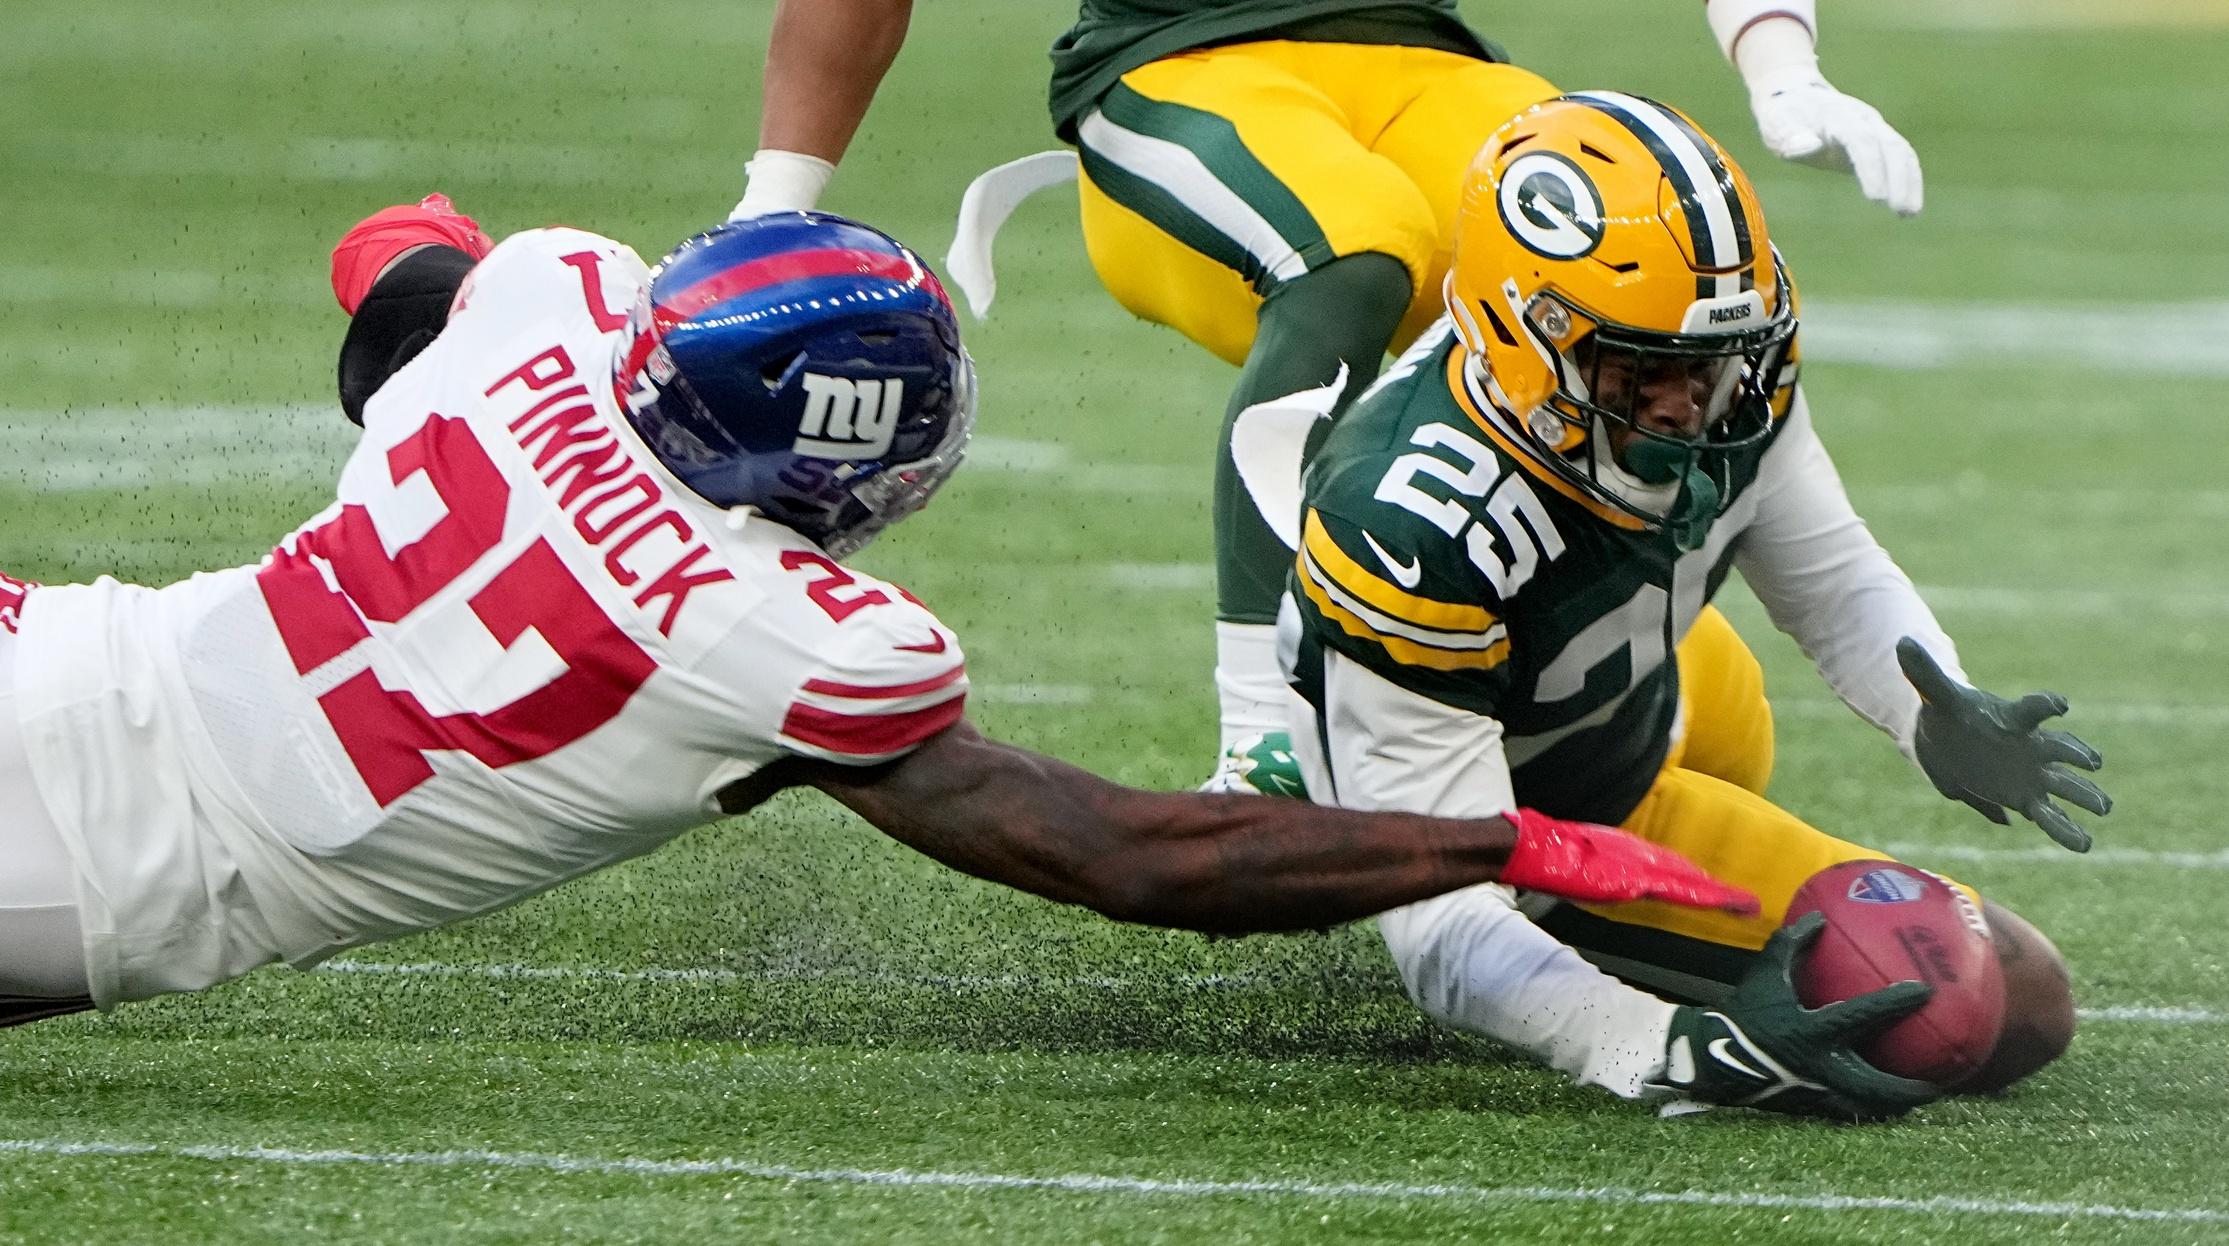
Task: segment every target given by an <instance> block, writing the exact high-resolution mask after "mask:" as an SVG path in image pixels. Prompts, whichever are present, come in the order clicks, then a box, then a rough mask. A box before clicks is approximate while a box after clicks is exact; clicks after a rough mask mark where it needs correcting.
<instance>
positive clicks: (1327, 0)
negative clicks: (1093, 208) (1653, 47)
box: [1052, 0, 1504, 142]
mask: <svg viewBox="0 0 2229 1246" xmlns="http://www.w3.org/2000/svg"><path fill="white" fill-rule="evenodd" d="M1258 39H1298V40H1305V41H1308V42H1312V43H1392V44H1401V45H1404V46H1411V47H1424V48H1438V49H1440V50H1441V51H1445V52H1457V53H1461V54H1463V55H1466V56H1476V57H1478V58H1480V59H1482V60H1490V61H1499V60H1502V59H1504V57H1503V54H1502V52H1501V50H1500V49H1499V48H1497V47H1495V46H1494V45H1493V44H1491V43H1489V42H1487V41H1486V40H1485V39H1482V38H1480V37H1479V36H1478V34H1477V33H1476V32H1474V31H1472V30H1471V28H1470V27H1469V26H1466V25H1464V24H1463V18H1462V15H1461V14H1460V13H1459V12H1457V10H1456V7H1455V0H1083V4H1082V6H1081V8H1080V10H1079V11H1078V12H1077V14H1076V24H1075V25H1074V26H1072V27H1070V28H1069V30H1068V33H1066V34H1064V35H1062V36H1061V37H1060V39H1059V40H1058V41H1057V42H1055V43H1054V44H1053V53H1052V55H1053V85H1052V110H1053V125H1054V127H1055V128H1056V129H1058V130H1059V132H1060V136H1061V137H1062V138H1063V139H1066V140H1069V141H1071V142H1073V141H1074V140H1075V128H1076V123H1077V121H1078V120H1079V119H1080V118H1081V117H1082V116H1083V114H1084V113H1086V112H1088V111H1090V110H1091V106H1092V105H1093V104H1095V103H1097V102H1098V101H1099V97H1100V96H1102V95H1105V94H1106V93H1107V91H1108V89H1109V88H1111V87H1113V86H1114V84H1115V80H1116V79H1118V78H1120V77H1122V75H1124V74H1126V73H1129V72H1130V71H1131V70H1133V69H1136V68H1137V67H1138V66H1140V65H1143V64H1146V63H1147V62H1149V61H1157V60H1160V59H1161V58H1162V57H1164V56H1174V55H1176V54H1177V53H1179V52H1186V51H1190V50H1191V49H1193V48H1205V47H1213V46H1215V45H1218V44H1225V43H1238V42H1242V41H1248V40H1258Z"/></svg>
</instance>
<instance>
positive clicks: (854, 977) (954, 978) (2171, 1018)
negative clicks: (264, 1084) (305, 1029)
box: [316, 854, 2229, 1025]
mask: <svg viewBox="0 0 2229 1246" xmlns="http://www.w3.org/2000/svg"><path fill="white" fill-rule="evenodd" d="M2062 855H2064V854H2062ZM316 972H318V973H337V974H349V975H360V976H364V977H373V978H385V977H396V978H466V979H478V980H483V981H492V982H580V983H591V982H628V983H655V982H692V983H707V984H711V985H738V986H739V985H748V984H758V983H781V982H838V983H859V984H862V985H878V986H901V987H906V986H910V987H937V988H941V989H946V990H1001V991H1005V990H1087V991H1109V992H1125V991H1249V990H1304V989H1307V988H1308V987H1309V985H1310V983H1309V981H1307V980H1304V979H1301V978H1297V977H1295V978H1269V977H1262V976H1259V975H1254V974H1220V973H1219V974H1170V975H1168V976H1167V977H1155V978H1124V977H1114V976H1102V975H1070V976H1038V975H1034V974H907V973H873V972H862V971H858V970H850V969H774V968H766V969H602V968H597V967H594V966H582V965H519V964H479V965H461V964H449V963H445V962H441V961H413V962H385V961H366V960H334V961H327V962H326V963H324V964H322V965H320V966H318V967H317V969H316ZM2081 1017H2082V1019H2083V1020H2085V1021H2102V1022H2119V1023H2125V1024H2137V1025H2147V1024H2148V1025H2216V1024H2222V1023H2229V1012H2221V1011H2218V1010H2215V1009H2210V1008H2198V1007H2188V1006H2182V1005H2173V1004H2131V1005H2121V1006H2116V1007H2106V1008H2085V1009H2082V1010H2081Z"/></svg>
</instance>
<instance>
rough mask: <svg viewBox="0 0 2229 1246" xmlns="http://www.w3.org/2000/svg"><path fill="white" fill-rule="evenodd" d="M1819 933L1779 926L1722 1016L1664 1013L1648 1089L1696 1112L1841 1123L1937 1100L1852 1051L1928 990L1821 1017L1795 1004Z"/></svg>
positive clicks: (1908, 987)
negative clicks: (1688, 1103) (1657, 1064)
mask: <svg viewBox="0 0 2229 1246" xmlns="http://www.w3.org/2000/svg"><path fill="white" fill-rule="evenodd" d="M1824 929H1826V918H1825V917H1823V916H1821V915H1820V914H1818V913H1809V914H1806V915H1805V916H1804V917H1803V918H1801V919H1800V920H1798V921H1795V922H1792V923H1790V924H1789V925H1787V926H1784V927H1782V928H1781V929H1780V930H1778V931H1776V932H1774V934H1773V936H1772V939H1771V940H1770V941H1769V942H1767V943H1766V944H1765V950H1764V951H1763V952H1762V953H1760V954H1759V955H1758V958H1757V963H1756V964H1755V965H1753V966H1751V967H1750V970H1749V972H1748V974H1747V975H1746V976H1744V977H1743V978H1742V980H1741V983H1740V985H1738V986H1736V987H1735V988H1734V995H1733V998H1732V999H1730V1000H1728V1001H1727V1002H1726V1004H1725V1006H1724V1007H1722V1008H1716V1009H1708V1008H1695V1007H1681V1008H1680V1009H1678V1010H1677V1011H1676V1012H1674V1013H1673V1014H1672V1030H1671V1034H1670V1036H1669V1037H1668V1038H1667V1039H1666V1042H1665V1048H1664V1074H1663V1076H1662V1077H1661V1078H1660V1079H1658V1080H1657V1082H1656V1083H1655V1084H1656V1085H1658V1086H1660V1087H1664V1088H1667V1089H1671V1090H1675V1091H1677V1092H1679V1093H1680V1094H1682V1095H1685V1096H1687V1097H1688V1098H1690V1099H1695V1100H1698V1101H1700V1102H1703V1103H1716V1104H1723V1105H1726V1106H1729V1107H1746V1108H1760V1109H1763V1110H1765V1111H1768V1112H1786V1113H1790V1114H1792V1115H1797V1116H1826V1117H1833V1118H1835V1119H1837V1120H1850V1121H1860V1120H1881V1119H1885V1118H1887V1117H1892V1116H1901V1115H1903V1114H1904V1113H1906V1112H1909V1111H1911V1110H1912V1109H1913V1108H1916V1107H1918V1106H1920V1105H1921V1104H1923V1103H1931V1102H1933V1101H1934V1100H1936V1099H1939V1098H1941V1097H1942V1094H1943V1092H1942V1091H1941V1090H1940V1089H1939V1088H1937V1087H1936V1086H1934V1085H1933V1084H1931V1083H1928V1082H1922V1081H1914V1080H1913V1079H1911V1078H1908V1077H1897V1076H1895V1075H1894V1074H1890V1073H1884V1072H1882V1071H1881V1070H1879V1069H1877V1068H1874V1067H1873V1066H1872V1065H1870V1064H1868V1063H1866V1062H1865V1059H1864V1058H1863V1057H1861V1056H1859V1055H1858V1054H1857V1051H1856V1049H1855V1044H1857V1043H1860V1042H1862V1041H1864V1040H1865V1039H1866V1038H1867V1037H1868V1036H1869V1035H1871V1034H1873V1033H1874V1032H1875V1031H1877V1030H1879V1029H1880V1028H1881V1027H1883V1026H1885V1025H1887V1024H1888V1023H1890V1022H1892V1021H1894V1020H1896V1019H1897V1018H1899V1017H1902V1016H1904V1015H1906V1014H1908V1013H1910V1012H1912V1011H1913V1010H1914V1009H1917V1008H1918V1007H1920V1005H1922V1004H1925V1003H1926V1002H1927V1001H1928V999H1929V998H1930V997H1931V996H1933V995H1934V993H1935V988H1933V987H1931V986H1929V985H1927V984H1926V983H1924V982H1898V983H1894V984H1892V985H1889V986H1885V987H1882V988H1881V989H1880V990H1878V991H1872V992H1869V993H1867V994H1864V995H1860V996H1858V997H1856V998H1854V999H1846V1000H1843V1001H1842V1002H1840V1003H1837V1004H1828V1005H1827V1006H1826V1007H1824V1008H1806V1007H1804V1006H1803V1004H1802V1002H1801V1001H1800V1000H1798V999H1797V998H1796V987H1795V979H1794V976H1793V975H1794V969H1795V961H1796V958H1797V957H1798V956H1800V955H1801V954H1802V953H1803V951H1804V949H1806V948H1808V947H1810V946H1811V944H1812V942H1813V941H1814V940H1816V939H1817V938H1818V937H1819V932H1820V931H1822V930H1824Z"/></svg>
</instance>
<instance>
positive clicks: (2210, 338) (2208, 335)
mask: <svg viewBox="0 0 2229 1246" xmlns="http://www.w3.org/2000/svg"><path fill="white" fill-rule="evenodd" d="M2131 324H2141V325H2143V326H2144V332H2142V333H2140V334H2131V333H2128V332H2126V331H2125V329H2126V326H2128V325H2131ZM2114 326H2120V327H2121V328H2122V329H2123V331H2121V332H2113V331H2112V329H2113V327H2114ZM1803 358H1804V362H1805V363H1806V364H1812V363H1861V364H1868V365H1872V366H1875V367H1885V368H1899V369H1915V370H1926V369H1935V368H1955V367H1963V366H1967V365H1971V364H2006V363H2039V364H2044V365H2047V366H2050V367H2054V368H2069V367H2071V368H2077V369H2083V370H2088V371H2096V372H2128V373H2136V374H2141V375H2145V376H2198V377H2208V376H2229V303H2212V302H2208V303H2161V304H2149V305H2146V306H2144V307H2142V308H2140V309H2139V308H2118V309H2116V308H2113V307H2109V306H2043V305H2025V304H2002V305H1991V304H1973V303H1859V302H1850V303H1836V302H1832V301H1821V302H1816V303H1808V302H1807V303H1805V304H1804V308H1803Z"/></svg>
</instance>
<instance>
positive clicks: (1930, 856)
mask: <svg viewBox="0 0 2229 1246" xmlns="http://www.w3.org/2000/svg"><path fill="white" fill-rule="evenodd" d="M1880 850H1881V851H1882V852H1885V853H1887V854H1888V855H1890V856H1892V857H1895V858H1897V859H1899V860H1918V861H1975V862H1980V863H1982V864H1991V863H2000V864H2026V865H2063V866H2066V867H2067V868H2069V869H2094V868H2097V867H2099V866H2108V865H2118V866H2131V867H2135V868H2140V869H2162V870H2229V851H2222V852H2171V851H2167V850H2164V849H2152V848H2093V849H2091V850H2090V851H2088V852H2083V853H2074V852H2068V851H2067V850H2066V849H2064V848H2058V847H2053V846H2051V845H2049V844H2044V845H2041V846H2036V847H2027V848H1985V847H1982V846H1980V845H1978V844H1910V843H1906V844H1882V845H1880Z"/></svg>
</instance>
